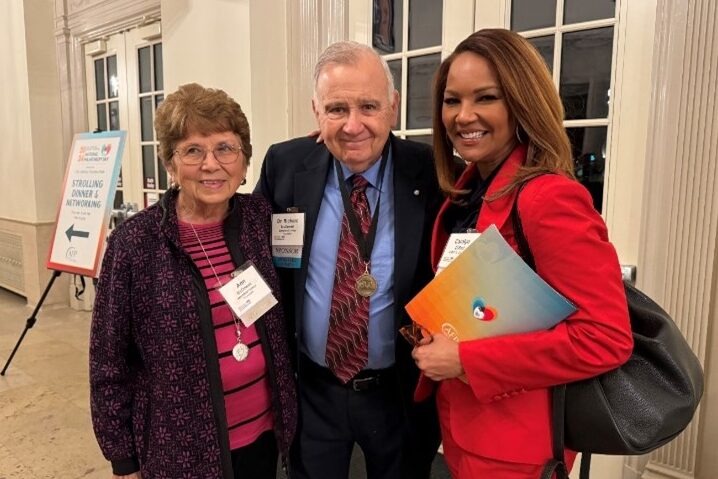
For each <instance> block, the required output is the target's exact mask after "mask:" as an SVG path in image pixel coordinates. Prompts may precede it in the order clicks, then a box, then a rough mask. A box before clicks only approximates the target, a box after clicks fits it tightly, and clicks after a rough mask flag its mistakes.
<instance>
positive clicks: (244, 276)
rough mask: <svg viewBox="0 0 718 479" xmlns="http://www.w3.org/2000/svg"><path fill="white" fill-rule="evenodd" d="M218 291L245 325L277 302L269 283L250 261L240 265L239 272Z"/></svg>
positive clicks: (250, 323) (248, 324)
mask: <svg viewBox="0 0 718 479" xmlns="http://www.w3.org/2000/svg"><path fill="white" fill-rule="evenodd" d="M219 292H220V294H221V295H222V297H223V298H224V300H225V301H226V302H227V304H228V305H229V307H230V308H232V311H234V314H236V315H237V317H238V318H239V319H240V320H241V321H242V323H243V324H244V325H245V326H247V327H249V326H251V325H252V324H253V323H254V322H255V321H256V320H257V319H259V318H260V317H261V316H262V315H263V314H264V313H266V312H267V311H269V310H270V309H271V308H272V306H274V305H275V304H277V298H275V297H274V295H273V294H272V290H271V289H270V288H269V285H267V282H266V281H264V278H262V275H260V274H259V271H257V268H255V267H254V265H253V264H252V263H250V262H247V263H245V264H244V265H242V268H241V271H240V272H239V274H237V275H236V276H235V277H234V279H232V281H230V282H229V283H227V284H225V285H224V286H222V287H221V288H219Z"/></svg>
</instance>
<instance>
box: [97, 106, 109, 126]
mask: <svg viewBox="0 0 718 479" xmlns="http://www.w3.org/2000/svg"><path fill="white" fill-rule="evenodd" d="M97 129H98V130H100V131H107V107H106V106H105V104H104V103H98V104H97Z"/></svg>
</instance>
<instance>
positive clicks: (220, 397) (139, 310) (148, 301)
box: [90, 84, 296, 479]
mask: <svg viewBox="0 0 718 479" xmlns="http://www.w3.org/2000/svg"><path fill="white" fill-rule="evenodd" d="M155 128H156V130H157V137H158V139H159V143H160V145H159V156H160V158H161V159H162V161H163V163H164V165H165V167H166V168H167V171H168V172H169V173H170V175H171V177H172V187H171V188H170V189H169V190H168V191H167V192H166V194H165V195H164V196H163V198H162V200H161V201H160V202H159V203H158V204H156V205H153V206H150V207H149V208H147V209H145V210H144V211H142V212H140V213H138V214H136V215H135V216H134V217H132V218H131V219H130V220H128V221H125V222H124V223H123V224H122V225H120V226H119V227H118V228H117V229H116V230H115V231H113V233H112V235H111V236H110V239H109V242H108V247H107V252H106V253H105V257H104V260H103V266H102V272H101V275H100V280H99V284H98V291H97V300H96V303H95V308H94V313H93V319H92V332H91V339H90V386H91V406H92V422H93V426H94V429H95V434H96V436H97V440H98V442H99V444H100V447H101V449H102V452H103V454H104V455H105V457H106V458H107V459H108V460H109V461H111V463H112V471H113V477H115V478H116V477H129V478H142V479H151V478H171V479H178V478H183V477H186V478H193V479H201V478H207V479H209V478H212V479H216V478H224V479H229V478H236V477H242V478H246V477H250V478H255V479H256V478H274V477H275V473H276V467H277V452H278V451H279V453H281V454H282V457H283V458H285V457H286V455H287V452H288V449H289V445H290V443H291V441H292V438H293V434H294V430H295V426H296V397H295V386H294V382H293V376H292V373H291V364H290V360H289V353H288V347H287V339H286V336H285V324H284V318H283V314H282V311H281V309H280V307H279V306H274V307H273V308H272V309H270V310H269V311H268V312H266V313H265V314H264V315H263V316H261V317H260V318H259V319H258V320H257V321H256V322H254V323H251V324H250V325H249V326H246V325H245V324H244V323H243V322H242V321H240V319H239V318H238V317H237V316H236V315H235V314H234V313H233V311H232V309H231V308H230V307H229V306H228V303H227V302H226V301H225V297H224V296H223V295H222V293H221V292H220V291H219V288H220V286H222V285H224V284H227V283H228V282H229V281H231V280H232V279H233V277H234V276H235V271H236V269H237V268H238V267H240V266H242V265H245V266H246V264H251V265H253V266H254V267H255V268H256V270H257V271H258V272H259V273H260V275H261V276H262V277H263V278H264V280H265V281H266V282H267V284H268V286H269V288H270V289H271V290H272V292H273V293H274V295H275V296H278V295H279V287H278V284H277V276H276V273H275V271H274V269H273V266H272V257H271V251H270V244H269V237H270V218H271V211H270V207H269V204H268V203H266V202H265V201H264V200H263V199H261V198H260V197H257V196H252V195H240V194H237V193H235V191H236V190H237V188H238V187H239V185H240V184H242V182H243V181H244V179H245V175H246V172H247V166H248V164H249V158H250V157H251V155H252V145H251V144H250V140H249V125H248V123H247V118H246V117H245V115H244V113H243V112H242V110H241V108H240V106H239V105H238V104H237V103H236V102H235V101H234V100H233V99H232V98H230V97H229V96H228V95H227V94H226V93H225V92H223V91H221V90H213V89H209V88H203V87H202V86H200V85H197V84H190V85H184V86H182V87H180V88H179V90H178V91H177V92H175V93H173V94H171V95H169V96H168V97H167V98H166V99H165V101H164V102H163V103H162V105H161V106H160V107H159V108H158V110H157V117H156V120H155ZM277 299H279V298H277Z"/></svg>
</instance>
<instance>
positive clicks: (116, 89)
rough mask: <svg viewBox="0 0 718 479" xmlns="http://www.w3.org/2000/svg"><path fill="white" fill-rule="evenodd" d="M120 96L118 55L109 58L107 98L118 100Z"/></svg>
mask: <svg viewBox="0 0 718 479" xmlns="http://www.w3.org/2000/svg"><path fill="white" fill-rule="evenodd" d="M119 94H120V80H119V79H118V78H117V55H112V56H111V57H107V96H108V97H110V98H117V95H119Z"/></svg>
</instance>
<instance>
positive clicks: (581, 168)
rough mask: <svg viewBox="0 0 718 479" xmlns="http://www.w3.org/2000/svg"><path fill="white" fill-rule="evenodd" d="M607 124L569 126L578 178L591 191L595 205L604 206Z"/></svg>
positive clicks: (567, 130)
mask: <svg viewBox="0 0 718 479" xmlns="http://www.w3.org/2000/svg"><path fill="white" fill-rule="evenodd" d="M606 131H607V128H606V127H605V126H594V127H587V128H567V129H566V132H567V133H568V137H569V139H570V140H571V147H572V150H573V158H574V167H575V173H576V178H577V179H578V181H580V182H581V184H582V185H583V186H585V187H586V188H587V189H588V191H589V192H590V193H591V197H592V198H593V206H594V207H595V208H596V209H597V210H598V211H599V212H600V211H601V208H603V173H604V170H605V168H606Z"/></svg>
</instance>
